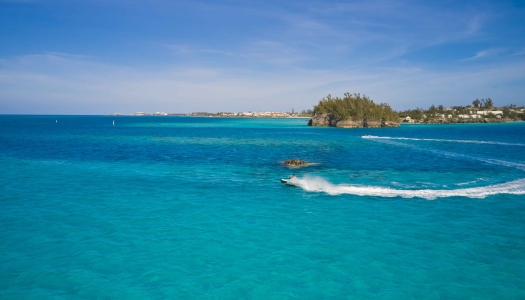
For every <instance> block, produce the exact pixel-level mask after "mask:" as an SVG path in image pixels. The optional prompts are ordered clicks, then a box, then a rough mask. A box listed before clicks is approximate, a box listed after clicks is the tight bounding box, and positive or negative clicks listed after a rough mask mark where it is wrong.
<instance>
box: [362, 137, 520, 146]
mask: <svg viewBox="0 0 525 300" xmlns="http://www.w3.org/2000/svg"><path fill="white" fill-rule="evenodd" d="M363 138H366V139H384V140H404V141H429V142H446V143H471V144H488V145H503V146H519V147H525V144H520V143H505V142H494V141H479V140H447V139H422V138H407V137H390V136H375V135H365V136H363Z"/></svg>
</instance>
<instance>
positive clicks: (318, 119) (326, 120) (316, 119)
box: [308, 114, 399, 128]
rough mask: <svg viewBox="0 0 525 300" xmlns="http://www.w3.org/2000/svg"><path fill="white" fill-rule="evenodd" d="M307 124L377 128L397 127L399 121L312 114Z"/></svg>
mask: <svg viewBox="0 0 525 300" xmlns="http://www.w3.org/2000/svg"><path fill="white" fill-rule="evenodd" d="M308 126H330V127H339V128H379V127H398V126H399V123H396V122H391V121H387V122H385V121H368V120H366V119H365V120H356V121H354V120H336V119H334V118H332V117H331V116H330V115H327V114H322V115H315V116H313V117H312V118H311V119H310V121H308Z"/></svg>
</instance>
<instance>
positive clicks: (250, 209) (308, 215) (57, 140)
mask: <svg viewBox="0 0 525 300" xmlns="http://www.w3.org/2000/svg"><path fill="white" fill-rule="evenodd" d="M113 120H114V121H115V126H112V121H113ZM364 135H372V137H371V138H362V136H364ZM524 154H525V123H509V124H495V125H492V124H489V125H484V124H473V125H436V126H432V125H428V126H423V125H403V126H401V127H400V128H389V129H354V130H351V129H346V130H345V129H337V128H312V127H308V126H306V122H305V119H218V118H189V117H107V116H5V115H4V116H0V298H1V299H377V298H382V299H525V283H524V274H525V273H524V272H525V155H524ZM290 158H299V159H303V160H306V161H310V162H314V163H316V164H315V165H313V166H310V167H307V168H302V169H293V170H291V169H288V168H286V167H284V166H282V164H281V162H282V161H283V160H286V159H290ZM291 173H295V174H296V175H297V176H298V178H299V179H298V183H297V184H298V185H299V186H298V187H291V186H284V185H282V184H281V183H280V182H279V179H280V178H283V177H286V176H288V175H290V174H291Z"/></svg>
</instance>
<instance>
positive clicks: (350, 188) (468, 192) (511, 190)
mask: <svg viewBox="0 0 525 300" xmlns="http://www.w3.org/2000/svg"><path fill="white" fill-rule="evenodd" d="M293 183H294V184H295V185H296V186H298V187H301V188H302V189H304V190H306V191H309V192H324V193H327V194H329V195H341V194H350V195H356V196H377V197H403V198H424V199H427V200H434V199H436V198H444V197H468V198H485V197H487V196H491V195H497V194H512V195H525V178H524V179H518V180H514V181H510V182H506V183H501V184H494V185H489V186H484V187H472V188H464V189H455V190H430V189H423V190H400V189H392V188H387V187H377V186H363V185H350V184H332V183H330V182H328V181H326V180H324V179H322V178H320V177H305V178H297V179H294V182H293Z"/></svg>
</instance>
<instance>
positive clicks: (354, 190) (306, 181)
mask: <svg viewBox="0 0 525 300" xmlns="http://www.w3.org/2000/svg"><path fill="white" fill-rule="evenodd" d="M363 138H368V139H375V140H377V142H381V143H386V144H392V145H398V146H403V147H407V148H413V149H417V150H421V151H427V152H431V153H435V154H438V155H444V156H448V157H454V158H466V159H472V160H477V161H482V162H485V163H489V164H495V165H500V166H505V167H510V168H516V169H519V170H522V171H525V164H521V163H515V162H508V161H503V160H499V159H490V158H480V157H473V156H469V155H465V154H459V153H453V152H448V151H442V150H433V149H426V148H421V147H418V146H415V145H409V144H404V143H399V142H395V141H391V140H431V141H455V142H457V140H437V139H410V138H390V137H377V136H364V137H363ZM380 140H381V141H380ZM460 142H478V141H460ZM482 143H489V142H482ZM490 143H496V144H505V145H513V146H525V145H524V144H509V143H498V142H490ZM293 184H294V185H296V186H298V187H301V188H302V189H304V190H306V191H311V192H324V193H327V194H329V195H341V194H350V195H357V196H377V197H403V198H416V197H417V198H424V199H428V200H433V199H436V198H444V197H468V198H485V197H487V196H491V195H497V194H511V195H525V178H522V179H517V180H514V181H510V182H506V183H500V184H494V185H488V186H484V187H472V188H462V189H453V190H431V189H421V190H401V189H393V188H389V187H378V186H364V185H352V184H332V183H330V182H328V181H326V180H324V179H323V178H320V177H305V178H296V179H294V181H293Z"/></svg>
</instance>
